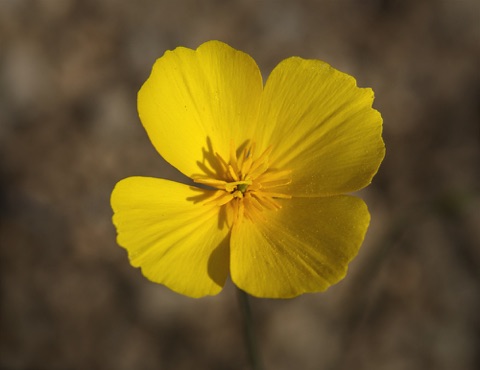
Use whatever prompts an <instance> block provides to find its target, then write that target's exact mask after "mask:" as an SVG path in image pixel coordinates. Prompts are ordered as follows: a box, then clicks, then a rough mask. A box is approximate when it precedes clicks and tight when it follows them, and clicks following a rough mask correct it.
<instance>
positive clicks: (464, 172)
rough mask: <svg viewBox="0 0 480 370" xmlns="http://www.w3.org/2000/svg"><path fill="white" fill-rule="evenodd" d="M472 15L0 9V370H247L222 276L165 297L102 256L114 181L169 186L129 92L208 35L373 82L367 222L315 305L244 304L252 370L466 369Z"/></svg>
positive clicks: (432, 3)
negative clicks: (377, 118) (174, 52)
mask: <svg viewBox="0 0 480 370" xmlns="http://www.w3.org/2000/svg"><path fill="white" fill-rule="evenodd" d="M479 4H480V2H478V1H476V0H457V1H447V0H425V1H418V0H415V1H414V0H403V1H402V0H396V1H395V0H362V1H356V0H337V1H333V0H331V1H327V0H325V1H313V0H300V1H273V0H270V1H254V0H247V1H226V0H217V1H214V0H207V1H193V0H191V1H173V0H172V1H167V0H164V1H153V0H136V1H116V0H103V1H100V0H58V1H55V0H38V1H27V0H0V83H1V85H0V86H1V90H0V94H1V95H0V217H1V218H0V221H1V225H0V257H1V260H0V261H1V262H0V267H1V272H0V274H1V290H0V294H1V297H0V298H1V302H0V314H1V318H0V325H1V326H0V369H2V370H5V369H8V370H24V369H25V370H26V369H32V370H36V369H46V370H49V369H52V370H57V369H58V370H63V369H65V370H68V369H72V370H73V369H117V370H137V369H140V370H142V369H145V370H149V369H246V368H247V360H246V354H245V350H244V347H243V342H242V332H241V316H240V315H239V312H238V308H237V302H236V295H235V291H234V289H233V287H232V285H231V283H230V282H229V283H228V284H227V287H226V289H225V290H224V292H222V293H221V294H220V295H219V296H217V297H213V298H205V299H201V300H194V299H189V298H186V297H182V296H179V295H176V294H175V293H172V292H170V291H169V290H168V289H166V288H164V287H162V286H159V285H155V284H152V283H150V282H148V281H147V280H145V279H144V278H142V276H141V274H140V272H139V271H138V270H136V269H133V268H131V267H130V266H129V264H128V262H127V257H126V254H125V252H124V250H122V249H121V248H119V247H118V246H116V243H115V230H114V228H113V226H112V225H111V210H110V206H109V197H110V192H111V190H112V188H113V186H114V184H115V183H116V182H117V181H118V180H120V179H121V178H124V177H127V176H131V175H145V176H157V177H168V178H175V177H176V176H177V173H176V171H175V170H174V169H172V168H169V167H168V166H167V165H166V164H165V162H163V161H162V159H161V158H160V157H159V156H158V155H157V153H156V152H155V150H154V149H153V147H152V146H151V144H150V143H149V141H148V139H147V136H146V133H145V132H144V130H143V128H142V126H141V124H140V122H139V120H138V117H137V114H136V93H137V91H138V89H139V87H140V86H141V84H142V83H143V81H144V80H145V79H146V78H147V76H148V75H149V73H150V69H151V66H152V64H153V62H154V60H155V59H156V58H157V57H159V56H161V55H162V54H163V52H164V51H165V50H166V49H172V48H175V47H176V46H180V45H182V46H187V47H193V48H195V47H197V46H198V45H199V44H200V43H202V42H203V41H206V40H209V39H220V40H223V41H225V42H227V43H229V44H231V45H232V46H234V47H235V48H238V49H240V50H244V51H246V52H248V53H249V54H250V55H252V56H253V57H254V58H255V60H256V61H257V62H258V64H259V66H260V68H261V69H262V71H263V73H264V75H265V76H267V75H268V73H269V72H270V70H271V69H272V68H273V67H274V66H275V64H277V63H278V62H279V61H280V60H282V59H284V58H286V57H288V56H291V55H299V56H302V57H305V58H319V59H323V60H325V61H327V62H329V63H330V64H332V65H333V66H335V67H336V68H338V69H340V70H343V71H345V72H348V73H350V74H353V75H354V76H356V78H357V80H358V83H359V85H360V86H370V87H373V88H374V90H375V92H376V96H377V98H376V102H375V107H376V108H377V109H379V110H380V111H381V113H382V115H383V117H384V122H385V129H384V137H385V141H386V144H387V157H386V159H385V161H384V163H383V166H382V167H381V170H380V172H379V174H378V175H377V177H376V178H375V180H374V183H373V185H372V186H371V187H369V188H368V190H366V191H364V192H362V196H363V197H364V198H366V199H367V201H368V204H369V207H370V210H371V213H372V224H371V228H370V230H369V233H368V235H367V238H366V241H365V244H364V246H363V248H362V249H361V252H360V255H359V257H358V258H357V259H356V260H355V261H354V262H353V263H352V265H351V269H350V273H349V275H348V276H347V278H346V280H344V281H343V282H342V283H340V284H338V285H337V286H335V287H333V288H331V289H330V290H329V291H328V292H326V293H325V294H313V295H307V296H303V297H300V298H297V299H293V300H253V303H252V304H253V309H254V313H255V317H256V323H257V332H258V335H259V342H260V347H261V351H262V358H263V361H264V363H265V365H266V368H267V369H276V370H282V369H285V370H287V369H332V370H334V369H335V370H336V369H344V370H346V369H366V370H372V369H373V370H376V369H380V370H403V369H405V370H407V369H408V370H417V369H418V370H424V369H435V370H447V369H449V370H450V369H455V370H457V369H458V370H463V369H465V370H470V369H472V370H473V369H478V368H480V353H479V352H478V351H477V350H478V349H479V348H480V315H478V312H480V296H479V289H480V276H479V275H480V250H479V248H480V242H479V240H480V215H479V206H480V192H479V176H478V175H479V168H480V163H479V162H480V134H479V121H480V110H479V107H478V103H479V94H480V76H479V65H480V64H479V62H480V58H479V57H480V26H479V24H480V6H479Z"/></svg>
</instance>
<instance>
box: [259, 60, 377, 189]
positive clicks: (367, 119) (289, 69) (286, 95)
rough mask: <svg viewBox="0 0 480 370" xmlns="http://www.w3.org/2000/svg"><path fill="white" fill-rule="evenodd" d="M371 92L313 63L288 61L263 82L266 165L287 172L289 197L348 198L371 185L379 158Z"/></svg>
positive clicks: (330, 68) (311, 61)
mask: <svg viewBox="0 0 480 370" xmlns="http://www.w3.org/2000/svg"><path fill="white" fill-rule="evenodd" d="M372 102H373V91H372V90H371V89H361V88H358V87H357V86H356V82H355V79H354V78H353V77H351V76H349V75H347V74H345V73H342V72H339V71H337V70H335V69H333V68H332V67H330V66H329V65H328V64H326V63H324V62H322V61H319V60H304V59H301V58H297V57H293V58H289V59H286V60H284V61H283V62H281V63H280V64H279V65H278V66H277V67H276V68H275V69H274V70H273V72H272V73H271V75H270V77H269V78H268V80H267V83H266V86H265V91H264V95H263V100H262V106H261V111H260V116H259V122H263V123H265V125H264V126H262V131H261V133H259V136H263V146H265V145H272V146H273V148H274V150H273V152H272V154H271V162H272V163H271V165H272V166H274V167H277V168H280V169H290V170H292V183H291V185H290V187H289V188H290V190H289V191H290V193H291V194H292V195H296V196H322V195H335V194H343V193H349V192H352V191H356V190H359V189H361V188H363V187H365V186H366V185H368V184H369V183H370V182H371V179H372V177H373V176H374V174H375V173H376V172H377V170H378V167H379V165H380V163H381V161H382V159H383V157H384V155H385V147H384V144H383V141H382V137H381V133H382V118H381V116H380V113H379V112H378V111H376V110H375V109H373V108H372Z"/></svg>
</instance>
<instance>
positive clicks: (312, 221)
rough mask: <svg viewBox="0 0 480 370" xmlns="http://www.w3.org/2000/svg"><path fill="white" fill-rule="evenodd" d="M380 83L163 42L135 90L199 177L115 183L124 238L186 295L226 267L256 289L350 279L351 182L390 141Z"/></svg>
mask: <svg viewBox="0 0 480 370" xmlns="http://www.w3.org/2000/svg"><path fill="white" fill-rule="evenodd" d="M372 102H373V92H372V90H371V89H361V88H358V87H357V86H356V82H355V79H354V78H353V77H351V76H349V75H347V74H344V73H342V72H339V71H337V70H335V69H334V68H332V67H330V66H329V65H328V64H326V63H324V62H322V61H319V60H305V59H301V58H298V57H292V58H288V59H286V60H284V61H282V62H281V63H280V64H279V65H277V67H276V68H275V69H274V70H273V71H272V73H271V75H270V77H269V78H268V80H267V82H266V84H265V85H263V82H262V76H261V74H260V71H259V69H258V67H257V65H256V63H255V61H254V60H253V59H252V58H251V57H250V56H249V55H247V54H245V53H243V52H241V51H237V50H235V49H233V48H231V47H230V46H228V45H226V44H224V43H221V42H218V41H209V42H206V43H204V44H203V45H201V46H200V47H199V48H198V49H197V50H191V49H187V48H182V47H179V48H177V49H175V50H173V51H167V52H166V53H165V54H164V55H163V56H162V57H161V58H159V59H158V60H157V61H156V63H155V65H154V66H153V70H152V73H151V75H150V77H149V78H148V79H147V81H146V82H145V84H144V85H143V86H142V88H141V89H140V92H139V94H138V110H139V115H140V119H141V121H142V123H143V125H144V127H145V130H146V131H147V133H148V136H149V138H150V140H151V141H152V143H153V145H154V146H155V148H156V149H157V151H158V152H159V153H160V155H161V156H162V157H163V158H165V159H166V160H167V161H168V162H169V163H170V164H172V165H173V166H174V167H176V168H177V169H178V170H180V171H181V172H182V173H184V174H185V175H187V176H188V177H190V178H191V179H192V180H193V181H194V182H195V183H196V184H198V186H190V185H186V184H181V183H177V182H173V181H169V180H164V179H156V178H147V177H130V178H127V179H124V180H122V181H120V182H119V183H118V184H117V185H116V187H115V189H114V190H113V193H112V199H111V203H112V208H113V210H114V216H113V222H114V224H115V226H116V228H117V232H118V237H117V241H118V244H119V245H121V246H122V247H124V248H126V249H127V251H128V255H129V259H130V262H131V264H132V265H133V266H135V267H141V269H142V272H143V274H144V275H145V276H146V277H147V278H148V279H150V280H152V281H154V282H157V283H160V284H164V285H166V286H167V287H169V288H170V289H172V290H174V291H176V292H178V293H181V294H184V295H187V296H191V297H201V296H205V295H214V294H217V293H218V292H220V290H221V289H222V287H223V286H224V284H225V281H226V279H227V277H228V275H229V274H230V276H231V279H232V281H233V282H234V284H235V285H237V287H239V288H240V289H242V290H244V291H246V292H247V293H249V294H251V295H254V296H257V297H271V298H287V297H294V296H297V295H299V294H302V293H307V292H319V291H323V290H325V289H327V288H328V287H329V286H330V285H332V284H335V283H337V282H338V281H339V280H341V279H342V278H343V277H344V276H345V274H346V271H347V266H348V263H349V262H350V261H351V260H352V258H353V257H355V255H356V254H357V252H358V249H359V247H360V245H361V243H362V241H363V238H364V235H365V232H366V230H367V227H368V224H369V221H370V215H369V213H368V210H367V207H366V205H365V203H364V202H363V201H362V200H361V199H359V198H356V197H353V196H350V195H345V194H347V193H351V192H354V191H357V190H359V189H362V188H364V187H365V186H367V185H368V184H369V183H370V182H371V180H372V178H373V176H374V175H375V173H376V172H377V170H378V167H379V166H380V163H381V161H382V160H383V157H384V154H385V148H384V144H383V141H382V137H381V132H382V118H381V116H380V114H379V113H378V111H376V110H375V109H373V108H372Z"/></svg>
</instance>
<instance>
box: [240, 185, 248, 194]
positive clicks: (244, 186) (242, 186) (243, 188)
mask: <svg viewBox="0 0 480 370" xmlns="http://www.w3.org/2000/svg"><path fill="white" fill-rule="evenodd" d="M247 188H248V184H238V185H237V189H238V190H240V191H241V192H242V193H245V192H246V191H247Z"/></svg>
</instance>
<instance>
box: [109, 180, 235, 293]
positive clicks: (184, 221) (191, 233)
mask: <svg viewBox="0 0 480 370" xmlns="http://www.w3.org/2000/svg"><path fill="white" fill-rule="evenodd" d="M203 193H204V191H203V190H200V189H198V191H197V190H195V188H192V187H189V186H187V185H183V184H179V183H176V182H172V181H168V180H163V179H155V178H148V177H130V178H127V179H124V180H122V181H120V182H118V183H117V185H116V186H115V189H114V190H113V192H112V198H111V204H112V208H113V210H114V216H113V223H114V224H115V226H116V228H117V232H118V236H117V242H118V244H119V245H121V246H122V247H124V248H125V249H127V251H128V256H129V259H130V263H131V264H132V265H133V266H135V267H141V269H142V273H143V274H144V275H145V276H146V277H147V278H148V279H150V280H151V281H154V282H156V283H160V284H164V285H166V286H167V287H169V288H170V289H172V290H174V291H176V292H178V293H181V294H184V295H187V296H190V297H201V296H205V295H214V294H217V293H218V292H219V291H220V290H221V289H222V287H223V285H224V284H225V280H226V278H227V275H228V265H229V249H228V233H229V230H228V229H227V228H226V227H221V226H220V224H219V208H218V207H215V206H207V205H203V204H201V203H199V202H195V199H197V198H199V197H201V195H200V196H199V194H203Z"/></svg>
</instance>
